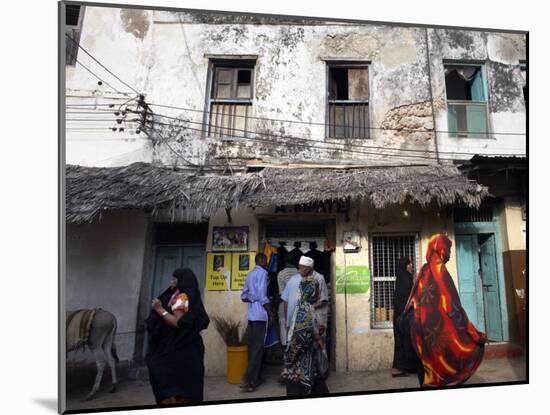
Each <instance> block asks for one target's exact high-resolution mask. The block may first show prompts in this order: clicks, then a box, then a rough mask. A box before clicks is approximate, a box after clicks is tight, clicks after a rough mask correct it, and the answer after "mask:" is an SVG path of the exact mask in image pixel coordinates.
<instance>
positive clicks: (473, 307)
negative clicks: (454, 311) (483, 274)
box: [456, 235, 485, 331]
mask: <svg viewBox="0 0 550 415" xmlns="http://www.w3.org/2000/svg"><path fill="white" fill-rule="evenodd" d="M456 250H457V266H458V292H459V295H460V302H461V303H462V308H464V310H465V311H466V314H467V315H468V318H469V319H470V321H471V322H472V323H473V324H474V326H476V328H477V329H478V330H480V331H485V318H484V310H483V295H482V293H483V290H482V286H481V279H480V276H479V270H480V264H479V253H478V251H479V245H478V237H477V235H456Z"/></svg>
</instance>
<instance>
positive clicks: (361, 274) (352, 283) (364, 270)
mask: <svg viewBox="0 0 550 415" xmlns="http://www.w3.org/2000/svg"><path fill="white" fill-rule="evenodd" d="M369 287H370V272H369V267H367V266H365V265H350V266H347V267H345V268H344V267H342V266H337V267H336V294H344V293H346V292H347V293H348V294H365V293H366V292H368V290H369Z"/></svg>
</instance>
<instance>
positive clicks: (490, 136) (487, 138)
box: [448, 133, 497, 141]
mask: <svg viewBox="0 0 550 415" xmlns="http://www.w3.org/2000/svg"><path fill="white" fill-rule="evenodd" d="M448 137H449V138H451V139H453V140H462V139H465V140H489V141H496V140H497V138H496V137H495V136H493V135H491V134H490V133H489V134H488V135H487V136H486V137H474V136H471V135H467V134H465V135H459V136H457V135H450V134H449V136H448Z"/></svg>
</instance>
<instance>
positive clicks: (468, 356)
mask: <svg viewBox="0 0 550 415" xmlns="http://www.w3.org/2000/svg"><path fill="white" fill-rule="evenodd" d="M451 245H452V243H451V241H450V240H449V238H447V237H446V236H445V235H442V234H436V235H434V236H432V237H431V238H430V240H429V242H428V250H427V252H426V261H427V262H426V264H424V266H423V267H422V269H421V270H420V273H419V274H418V278H417V280H416V281H415V283H414V287H413V291H412V293H411V296H410V298H409V302H408V304H407V306H406V307H407V308H408V307H409V305H410V306H412V307H413V309H414V312H413V317H412V320H411V341H412V344H413V347H414V349H415V351H416V353H417V354H418V357H420V359H421V360H422V364H423V366H424V372H425V373H424V385H425V386H445V385H460V384H462V383H464V382H466V381H467V380H468V379H469V378H470V377H471V376H472V375H473V374H474V372H475V371H476V370H477V368H478V367H479V365H480V363H481V360H482V358H483V351H484V344H485V342H486V337H485V334H484V333H481V332H479V331H478V330H477V329H476V328H475V327H474V325H473V324H472V323H471V322H470V320H468V316H467V315H466V312H465V311H464V309H463V308H462V305H461V303H460V297H459V296H458V292H457V290H456V287H455V285H454V282H453V280H452V278H451V276H450V275H449V273H448V272H447V268H446V267H445V264H446V263H447V261H448V260H449V257H450V254H451Z"/></svg>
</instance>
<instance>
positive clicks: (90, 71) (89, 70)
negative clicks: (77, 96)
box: [69, 52, 123, 94]
mask: <svg viewBox="0 0 550 415" xmlns="http://www.w3.org/2000/svg"><path fill="white" fill-rule="evenodd" d="M69 55H71V56H72V57H73V59H74V60H75V62H77V63H78V64H79V65H80V66H82V67H83V68H84V69H86V70H87V71H88V72H89V73H91V74H92V75H93V76H95V77H96V78H97V79H99V80H100V81H101V82H103V83H105V85H107V86H108V87H109V88H111V89H112V90H113V91H116V92H119V93H121V94H123V92H120V91H118V90H116V89H115V88H114V87H113V86H112V85H111V84H109V83H108V82H107V81H104V80H103V79H101V78H100V77H99V76H97V75H96V74H95V73H94V72H92V70H91V69H89V68H88V67H87V66H86V65H84V64H83V63H82V62H80V61H79V60H78V59H77V58H76V56H74V55H73V54H72V53H70V52H69Z"/></svg>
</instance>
